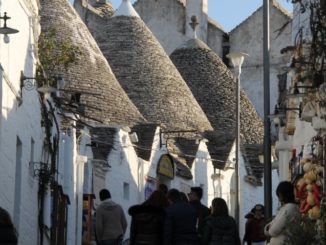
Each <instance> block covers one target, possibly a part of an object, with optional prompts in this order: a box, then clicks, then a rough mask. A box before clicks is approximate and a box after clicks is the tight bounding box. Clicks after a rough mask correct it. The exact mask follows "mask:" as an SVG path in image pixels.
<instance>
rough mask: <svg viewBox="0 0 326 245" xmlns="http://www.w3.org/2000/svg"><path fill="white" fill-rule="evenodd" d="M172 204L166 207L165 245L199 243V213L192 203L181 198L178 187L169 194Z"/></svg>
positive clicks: (191, 244)
mask: <svg viewBox="0 0 326 245" xmlns="http://www.w3.org/2000/svg"><path fill="white" fill-rule="evenodd" d="M167 198H168V201H169V203H170V206H169V207H167V208H166V218H165V224H164V243H163V244H164V245H198V244H199V240H198V235H197V231H196V222H197V215H196V210H195V209H194V207H193V206H192V205H190V204H189V203H187V202H184V201H182V200H181V197H180V192H179V191H178V190H177V189H171V190H169V192H168V194H167Z"/></svg>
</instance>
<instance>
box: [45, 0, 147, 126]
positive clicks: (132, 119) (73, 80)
mask: <svg viewBox="0 0 326 245" xmlns="http://www.w3.org/2000/svg"><path fill="white" fill-rule="evenodd" d="M40 16H41V29H42V32H45V33H46V32H47V31H49V30H51V29H52V28H54V29H55V31H56V36H55V38H56V40H67V38H70V39H71V41H72V42H73V44H75V45H77V46H78V47H79V49H80V51H81V55H80V56H79V57H78V58H79V59H78V61H77V62H76V63H74V64H71V65H70V67H69V69H68V70H65V69H64V68H63V67H57V70H55V71H46V72H47V73H48V74H49V75H58V74H62V75H63V78H64V79H65V81H66V82H67V85H66V87H65V88H64V89H67V90H74V91H80V92H81V103H82V104H84V105H85V116H86V117H87V118H94V119H97V120H99V121H101V122H104V123H110V124H111V125H117V124H118V125H129V126H132V125H135V124H137V123H139V122H145V121H146V120H145V119H144V118H143V116H142V115H141V114H140V112H139V111H138V109H137V108H136V107H135V105H134V104H133V103H132V102H131V101H130V99H129V98H128V96H127V94H126V93H125V92H124V90H123V89H122V88H121V85H120V84H119V83H118V82H117V80H116V78H115V76H114V74H113V73H112V70H111V68H110V66H109V65H108V62H107V60H106V59H105V58H104V56H103V54H102V52H101V51H100V49H99V48H98V46H97V44H96V42H95V40H94V39H93V37H92V36H91V34H90V33H89V31H88V29H87V27H86V26H85V24H84V23H83V22H82V20H81V19H80V17H79V16H78V15H77V13H76V12H75V10H74V9H73V8H72V7H71V6H70V4H69V2H68V1H67V0H43V1H41V10H40ZM89 93H91V94H89ZM94 94H95V95H94ZM63 96H65V97H66V98H67V99H69V98H70V97H69V94H65V93H63Z"/></svg>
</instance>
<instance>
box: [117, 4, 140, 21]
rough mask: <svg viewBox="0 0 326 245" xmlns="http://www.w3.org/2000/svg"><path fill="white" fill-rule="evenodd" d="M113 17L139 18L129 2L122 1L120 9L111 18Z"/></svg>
mask: <svg viewBox="0 0 326 245" xmlns="http://www.w3.org/2000/svg"><path fill="white" fill-rule="evenodd" d="M115 16H133V17H138V18H140V17H139V15H138V14H137V12H136V10H135V9H134V7H133V6H132V4H131V2H130V1H129V0H122V3H121V5H120V7H119V8H118V9H117V11H116V12H115V13H114V15H113V17H115Z"/></svg>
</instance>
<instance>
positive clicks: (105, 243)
mask: <svg viewBox="0 0 326 245" xmlns="http://www.w3.org/2000/svg"><path fill="white" fill-rule="evenodd" d="M121 244H122V239H120V238H119V239H109V240H102V241H100V244H99V245H121Z"/></svg>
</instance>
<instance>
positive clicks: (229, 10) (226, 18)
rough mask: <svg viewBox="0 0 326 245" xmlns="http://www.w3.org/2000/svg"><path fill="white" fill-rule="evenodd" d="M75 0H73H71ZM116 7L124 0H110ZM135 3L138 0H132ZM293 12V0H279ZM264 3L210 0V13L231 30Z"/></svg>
mask: <svg viewBox="0 0 326 245" xmlns="http://www.w3.org/2000/svg"><path fill="white" fill-rule="evenodd" d="M69 1H70V2H73V0H69ZM110 1H111V3H112V5H113V7H114V8H115V9H116V8H118V7H119V5H120V4H121V2H122V0H110ZM130 1H131V2H132V3H134V2H135V1H136V0H130ZM278 1H279V2H280V3H281V5H282V6H284V7H285V8H286V9H287V10H288V11H289V12H290V13H292V4H291V0H278ZM262 5H263V0H208V15H209V17H211V18H212V19H214V20H215V21H217V22H218V23H219V24H220V25H221V26H222V27H223V29H224V31H227V32H228V31H231V30H232V29H233V28H234V27H236V26H237V25H238V24H240V23H241V22H242V21H243V20H245V19H246V18H247V17H248V16H250V15H251V14H252V13H253V12H254V11H255V10H256V9H258V8H259V7H260V6H262Z"/></svg>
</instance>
